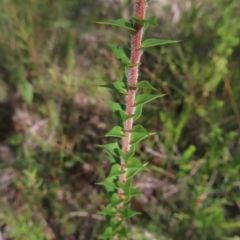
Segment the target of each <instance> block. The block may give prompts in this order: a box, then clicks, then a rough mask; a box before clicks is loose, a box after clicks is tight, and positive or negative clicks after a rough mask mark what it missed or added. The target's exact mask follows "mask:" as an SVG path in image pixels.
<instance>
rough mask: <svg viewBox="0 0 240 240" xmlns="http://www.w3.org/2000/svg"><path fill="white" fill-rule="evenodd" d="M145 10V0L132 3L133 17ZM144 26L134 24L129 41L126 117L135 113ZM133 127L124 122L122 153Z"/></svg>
mask: <svg viewBox="0 0 240 240" xmlns="http://www.w3.org/2000/svg"><path fill="white" fill-rule="evenodd" d="M146 8H147V2H146V0H135V3H134V16H135V17H137V18H140V19H144V17H145V12H146ZM143 27H144V25H143V24H139V23H137V22H135V24H134V28H135V30H136V32H134V33H133V34H132V39H131V58H130V60H131V63H132V64H136V66H134V67H130V68H129V70H128V94H127V97H126V113H127V114H128V115H133V114H134V112H135V107H134V101H135V96H136V90H135V89H134V87H136V85H137V81H138V72H139V63H140V59H141V55H142V52H143V51H142V50H140V47H141V42H142V37H143V32H144V28H143ZM132 126H133V118H131V119H129V120H127V121H126V123H125V124H124V129H123V130H124V133H125V135H126V137H125V138H123V142H122V150H123V152H125V153H126V152H128V151H129V150H130V146H131V143H130V140H131V130H132ZM121 169H122V170H125V171H126V163H125V161H124V159H123V158H121ZM119 180H120V182H121V183H125V182H126V174H122V175H121V176H120V177H119ZM123 194H124V192H123V190H122V189H119V190H118V195H119V198H122V197H123Z"/></svg>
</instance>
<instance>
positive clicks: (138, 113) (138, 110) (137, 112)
mask: <svg viewBox="0 0 240 240" xmlns="http://www.w3.org/2000/svg"><path fill="white" fill-rule="evenodd" d="M142 109H143V105H142V104H139V105H137V106H136V108H135V112H134V117H133V119H134V120H137V119H138V118H139V117H140V116H141V114H142Z"/></svg>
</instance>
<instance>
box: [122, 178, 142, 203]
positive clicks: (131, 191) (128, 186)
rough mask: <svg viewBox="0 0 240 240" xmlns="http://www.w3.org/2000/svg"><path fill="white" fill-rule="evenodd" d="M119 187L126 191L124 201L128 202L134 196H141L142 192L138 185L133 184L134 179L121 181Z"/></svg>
mask: <svg viewBox="0 0 240 240" xmlns="http://www.w3.org/2000/svg"><path fill="white" fill-rule="evenodd" d="M119 187H120V188H122V189H123V191H124V202H125V203H126V202H128V201H129V200H130V199H131V198H132V197H133V196H139V195H141V193H140V192H139V190H138V189H137V188H136V187H133V186H132V181H131V180H130V179H128V180H127V181H126V182H125V183H119Z"/></svg>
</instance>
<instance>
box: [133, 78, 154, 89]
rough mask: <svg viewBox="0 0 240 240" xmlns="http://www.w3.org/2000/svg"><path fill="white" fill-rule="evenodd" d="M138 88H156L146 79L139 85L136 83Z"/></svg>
mask: <svg viewBox="0 0 240 240" xmlns="http://www.w3.org/2000/svg"><path fill="white" fill-rule="evenodd" d="M136 87H137V88H145V89H150V90H156V88H155V87H153V86H152V84H150V83H149V82H148V81H146V80H143V81H141V82H139V83H138V84H137V85H136Z"/></svg>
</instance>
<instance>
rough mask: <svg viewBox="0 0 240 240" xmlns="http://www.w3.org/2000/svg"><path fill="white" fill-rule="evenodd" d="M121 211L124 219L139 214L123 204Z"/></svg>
mask: <svg viewBox="0 0 240 240" xmlns="http://www.w3.org/2000/svg"><path fill="white" fill-rule="evenodd" d="M121 213H122V216H123V218H124V219H125V220H128V219H129V218H131V217H133V216H136V215H139V214H140V213H139V212H136V211H134V210H132V209H131V208H130V207H129V206H125V207H124V208H123V210H122V211H121Z"/></svg>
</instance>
